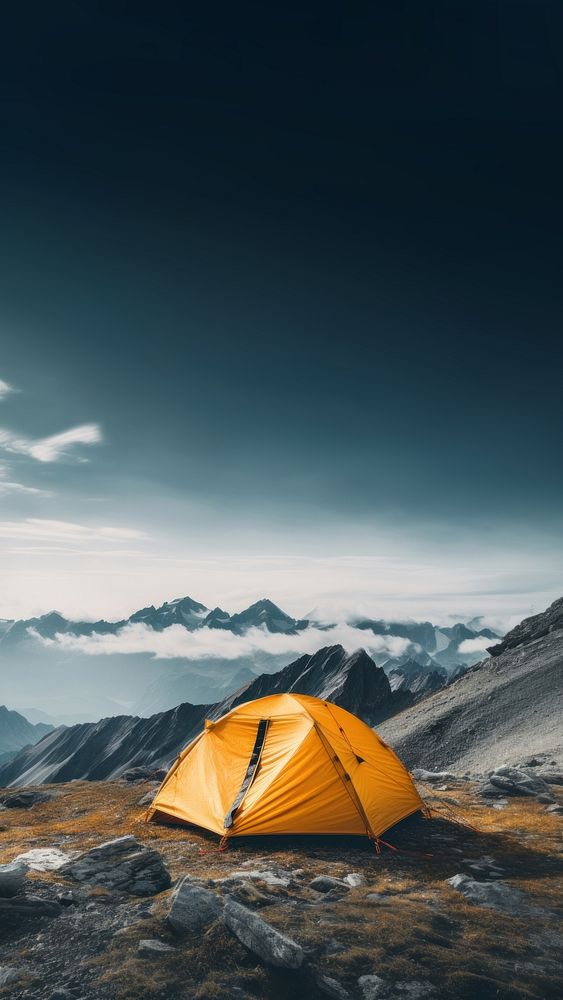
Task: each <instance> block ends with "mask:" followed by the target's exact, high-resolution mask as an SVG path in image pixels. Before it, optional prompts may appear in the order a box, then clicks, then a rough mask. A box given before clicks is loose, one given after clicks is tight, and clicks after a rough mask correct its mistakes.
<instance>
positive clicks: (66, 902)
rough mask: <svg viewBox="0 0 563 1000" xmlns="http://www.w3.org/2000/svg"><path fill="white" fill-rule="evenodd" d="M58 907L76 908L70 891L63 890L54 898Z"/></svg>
mask: <svg viewBox="0 0 563 1000" xmlns="http://www.w3.org/2000/svg"><path fill="white" fill-rule="evenodd" d="M55 899H56V901H57V903H59V905H60V906H76V903H77V899H76V896H75V895H74V893H73V892H72V890H71V889H64V890H63V891H62V892H58V893H57V895H56V896H55Z"/></svg>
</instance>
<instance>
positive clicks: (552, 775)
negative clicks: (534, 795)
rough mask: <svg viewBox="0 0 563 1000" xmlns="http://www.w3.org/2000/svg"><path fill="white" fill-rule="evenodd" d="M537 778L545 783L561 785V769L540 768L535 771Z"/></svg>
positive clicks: (562, 778)
mask: <svg viewBox="0 0 563 1000" xmlns="http://www.w3.org/2000/svg"><path fill="white" fill-rule="evenodd" d="M537 775H538V778H541V779H542V781H545V783H546V785H563V771H556V770H553V771H552V770H551V769H550V768H549V769H547V770H541V771H538V772H537Z"/></svg>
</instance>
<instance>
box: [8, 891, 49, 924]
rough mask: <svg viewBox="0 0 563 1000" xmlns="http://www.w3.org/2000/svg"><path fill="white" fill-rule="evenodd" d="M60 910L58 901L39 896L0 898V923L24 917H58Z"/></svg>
mask: <svg viewBox="0 0 563 1000" xmlns="http://www.w3.org/2000/svg"><path fill="white" fill-rule="evenodd" d="M62 912H63V911H62V909H61V907H60V906H59V904H58V903H55V902H54V901H53V900H50V899H41V898H40V897H39V896H14V898H13V899H0V924H4V923H8V924H9V922H10V921H11V920H17V919H20V918H25V917H58V916H59V915H60V914H61V913H62Z"/></svg>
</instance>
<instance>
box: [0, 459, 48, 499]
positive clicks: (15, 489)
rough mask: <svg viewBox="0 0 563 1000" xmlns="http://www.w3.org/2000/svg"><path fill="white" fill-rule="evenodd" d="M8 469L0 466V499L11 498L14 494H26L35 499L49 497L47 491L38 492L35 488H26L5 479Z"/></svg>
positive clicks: (22, 484)
mask: <svg viewBox="0 0 563 1000" xmlns="http://www.w3.org/2000/svg"><path fill="white" fill-rule="evenodd" d="M6 475H8V469H7V467H6V466H5V465H0V497H5V496H13V495H14V494H27V495H29V496H36V497H49V496H51V493H50V492H48V491H47V490H39V489H37V488H36V487H35V486H26V485H25V484H24V483H16V482H13V481H12V480H9V479H5V478H4V477H5V476H6Z"/></svg>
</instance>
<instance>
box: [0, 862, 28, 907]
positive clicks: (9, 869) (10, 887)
mask: <svg viewBox="0 0 563 1000" xmlns="http://www.w3.org/2000/svg"><path fill="white" fill-rule="evenodd" d="M26 875H27V866H26V865H24V864H22V863H21V861H10V862H9V863H8V864H7V865H0V898H3V899H6V898H9V897H10V896H17V894H18V892H23V887H24V883H25V878H26Z"/></svg>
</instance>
